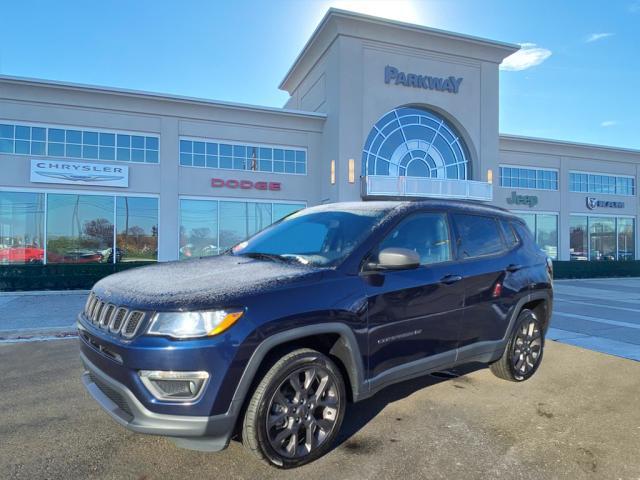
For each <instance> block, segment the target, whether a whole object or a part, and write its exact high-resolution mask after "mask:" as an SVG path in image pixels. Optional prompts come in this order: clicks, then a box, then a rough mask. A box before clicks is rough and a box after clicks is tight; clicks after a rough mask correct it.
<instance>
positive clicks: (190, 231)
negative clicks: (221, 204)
mask: <svg viewBox="0 0 640 480" xmlns="http://www.w3.org/2000/svg"><path fill="white" fill-rule="evenodd" d="M218 253H220V247H219V246H218V202H217V201H210V200H185V199H183V200H180V251H179V254H180V260H184V259H187V258H192V257H193V258H197V257H208V256H210V255H217V254H218Z"/></svg>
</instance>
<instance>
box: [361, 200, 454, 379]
mask: <svg viewBox="0 0 640 480" xmlns="http://www.w3.org/2000/svg"><path fill="white" fill-rule="evenodd" d="M450 239H451V231H450V228H449V221H448V217H447V214H446V213H444V212H419V213H414V214H411V215H409V216H408V217H406V218H405V219H403V220H402V221H400V222H399V223H398V224H397V226H396V227H394V228H393V229H392V230H391V232H390V233H389V234H388V235H387V236H386V237H385V238H384V239H383V240H382V242H381V243H380V244H379V245H378V246H377V247H376V248H375V249H374V250H373V252H372V253H371V256H370V258H371V259H373V261H375V259H376V258H377V254H378V253H379V252H380V251H381V250H383V249H385V248H390V247H399V248H407V249H410V250H413V251H415V252H417V253H418V254H419V256H420V266H419V267H418V268H415V269H410V270H399V271H375V272H366V271H364V272H363V274H362V278H363V281H364V282H365V288H366V293H367V299H368V312H369V313H368V326H369V378H371V379H374V380H373V382H372V385H373V386H374V387H375V384H376V382H387V381H389V382H390V381H397V380H398V379H399V378H402V377H403V376H410V375H411V372H412V371H413V372H414V373H415V370H416V369H418V370H420V369H427V368H431V367H433V366H437V365H445V364H450V363H451V362H453V361H454V360H455V354H456V346H457V340H458V338H457V336H458V331H459V322H460V316H461V309H462V306H463V304H464V298H463V297H464V295H463V289H462V287H461V286H460V285H459V282H458V280H460V278H461V277H460V275H459V274H460V272H459V271H458V266H457V264H456V263H455V262H454V261H452V260H453V253H452V245H451V240H450ZM365 264H366V262H365ZM384 377H393V378H384Z"/></svg>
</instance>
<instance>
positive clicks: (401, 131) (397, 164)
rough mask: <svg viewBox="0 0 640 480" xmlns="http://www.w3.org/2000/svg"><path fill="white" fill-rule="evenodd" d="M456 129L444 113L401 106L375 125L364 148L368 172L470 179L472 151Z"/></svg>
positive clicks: (395, 175) (363, 162) (363, 157)
mask: <svg viewBox="0 0 640 480" xmlns="http://www.w3.org/2000/svg"><path fill="white" fill-rule="evenodd" d="M466 152H467V149H466V146H465V145H464V141H463V140H462V139H461V138H460V135H459V134H458V132H457V131H456V129H455V128H454V127H453V126H452V125H451V124H450V123H449V122H448V121H447V120H445V119H444V118H442V117H441V116H440V115H438V114H436V113H434V112H432V111H431V110H427V109H423V108H418V107H400V108H396V109H394V110H392V111H390V112H389V113H387V114H386V115H384V116H383V117H382V118H381V119H380V120H378V121H377V122H376V124H375V125H374V126H373V128H372V129H371V132H370V133H369V136H368V137H367V141H366V142H365V144H364V149H363V152H362V171H363V172H366V175H384V176H392V177H398V176H400V177H423V178H449V179H457V180H466V179H467V173H468V172H467V163H468V155H467V153H466Z"/></svg>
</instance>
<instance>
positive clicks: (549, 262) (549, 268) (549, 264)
mask: <svg viewBox="0 0 640 480" xmlns="http://www.w3.org/2000/svg"><path fill="white" fill-rule="evenodd" d="M547 272H548V273H549V278H550V279H551V280H553V260H551V258H549V257H547Z"/></svg>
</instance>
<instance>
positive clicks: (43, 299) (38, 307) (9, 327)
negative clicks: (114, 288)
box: [0, 290, 88, 340]
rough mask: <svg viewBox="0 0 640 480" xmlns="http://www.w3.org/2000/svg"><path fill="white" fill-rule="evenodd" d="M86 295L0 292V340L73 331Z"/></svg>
mask: <svg viewBox="0 0 640 480" xmlns="http://www.w3.org/2000/svg"><path fill="white" fill-rule="evenodd" d="M87 294H88V292H87V291H85V290H66V291H59V292H3V293H0V340H8V339H25V338H29V337H34V336H37V337H41V336H47V337H59V336H66V334H69V333H73V332H75V321H76V315H77V314H78V312H80V311H81V310H82V308H83V307H84V303H85V301H86V299H87Z"/></svg>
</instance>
